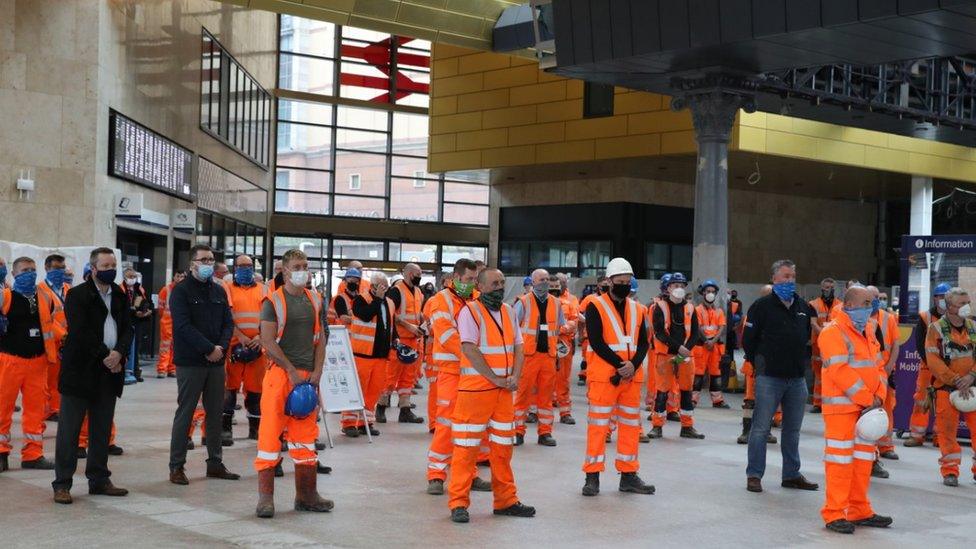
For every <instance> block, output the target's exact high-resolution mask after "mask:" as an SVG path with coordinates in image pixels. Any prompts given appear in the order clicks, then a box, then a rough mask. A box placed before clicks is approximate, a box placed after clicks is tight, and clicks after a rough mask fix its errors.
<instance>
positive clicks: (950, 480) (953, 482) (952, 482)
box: [942, 475, 959, 488]
mask: <svg viewBox="0 0 976 549" xmlns="http://www.w3.org/2000/svg"><path fill="white" fill-rule="evenodd" d="M942 484H945V485H946V486H951V487H953V488H955V487H956V486H959V477H957V476H956V475H946V476H945V477H943V478H942Z"/></svg>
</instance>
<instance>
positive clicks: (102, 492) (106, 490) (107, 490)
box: [88, 480, 129, 498]
mask: <svg viewBox="0 0 976 549" xmlns="http://www.w3.org/2000/svg"><path fill="white" fill-rule="evenodd" d="M88 494H89V495H92V496H110V497H116V498H119V497H124V496H127V495H129V491H128V490H126V489H125V488H119V487H118V486H116V485H114V484H112V481H110V480H107V481H105V484H103V485H101V486H97V487H96V486H89V487H88Z"/></svg>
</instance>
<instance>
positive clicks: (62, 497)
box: [54, 488, 74, 505]
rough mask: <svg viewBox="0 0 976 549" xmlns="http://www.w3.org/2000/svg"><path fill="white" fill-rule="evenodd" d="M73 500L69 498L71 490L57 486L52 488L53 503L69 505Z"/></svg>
mask: <svg viewBox="0 0 976 549" xmlns="http://www.w3.org/2000/svg"><path fill="white" fill-rule="evenodd" d="M73 501H74V500H72V499H71V492H69V491H68V489H67V488H58V489H56V490H54V503H60V504H61V505H71V503H72V502H73Z"/></svg>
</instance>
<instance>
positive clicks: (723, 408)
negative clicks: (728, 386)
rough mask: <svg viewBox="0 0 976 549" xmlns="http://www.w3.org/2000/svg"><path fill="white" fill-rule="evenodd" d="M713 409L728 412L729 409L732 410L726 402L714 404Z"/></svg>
mask: <svg viewBox="0 0 976 549" xmlns="http://www.w3.org/2000/svg"><path fill="white" fill-rule="evenodd" d="M712 408H720V409H722V410H728V409H729V408H731V406H729V405H728V404H727V403H726V402H725V401H724V400H721V401H719V402H713V403H712Z"/></svg>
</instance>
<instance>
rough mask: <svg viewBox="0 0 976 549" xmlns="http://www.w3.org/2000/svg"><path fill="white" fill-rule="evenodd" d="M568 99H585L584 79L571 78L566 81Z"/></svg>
mask: <svg viewBox="0 0 976 549" xmlns="http://www.w3.org/2000/svg"><path fill="white" fill-rule="evenodd" d="M566 99H583V81H582V80H569V81H568V82H566Z"/></svg>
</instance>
